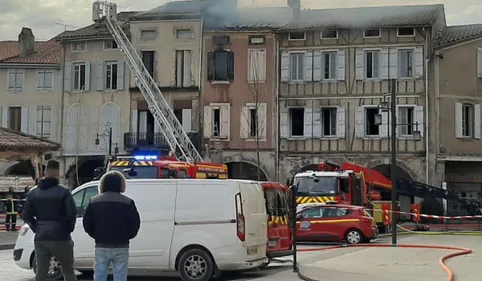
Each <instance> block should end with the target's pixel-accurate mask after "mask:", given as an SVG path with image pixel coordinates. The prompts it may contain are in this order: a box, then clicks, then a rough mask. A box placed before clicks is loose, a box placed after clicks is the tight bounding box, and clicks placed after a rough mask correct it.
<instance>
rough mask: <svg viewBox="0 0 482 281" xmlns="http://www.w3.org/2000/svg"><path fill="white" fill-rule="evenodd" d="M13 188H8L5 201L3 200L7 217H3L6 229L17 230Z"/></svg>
mask: <svg viewBox="0 0 482 281" xmlns="http://www.w3.org/2000/svg"><path fill="white" fill-rule="evenodd" d="M14 194H15V190H14V189H13V187H9V188H8V193H7V198H6V199H7V201H6V202H5V205H6V209H7V217H6V218H5V228H6V229H7V231H17V211H16V210H15V201H14V200H15V198H14Z"/></svg>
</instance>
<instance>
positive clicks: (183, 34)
mask: <svg viewBox="0 0 482 281" xmlns="http://www.w3.org/2000/svg"><path fill="white" fill-rule="evenodd" d="M176 38H177V39H191V38H193V33H192V30H191V29H189V28H185V29H176Z"/></svg>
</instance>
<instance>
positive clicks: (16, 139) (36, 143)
mask: <svg viewBox="0 0 482 281" xmlns="http://www.w3.org/2000/svg"><path fill="white" fill-rule="evenodd" d="M59 148H60V144H59V143H56V142H53V141H51V140H47V139H42V138H39V137H36V136H32V135H28V134H24V133H20V132H17V131H14V130H11V129H7V128H3V127H0V150H25V149H35V150H43V151H56V150H58V149H59Z"/></svg>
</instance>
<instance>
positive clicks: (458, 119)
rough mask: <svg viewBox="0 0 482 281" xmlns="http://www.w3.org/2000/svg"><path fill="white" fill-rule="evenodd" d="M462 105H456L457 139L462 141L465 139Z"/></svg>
mask: <svg viewBox="0 0 482 281" xmlns="http://www.w3.org/2000/svg"><path fill="white" fill-rule="evenodd" d="M462 127H463V125H462V104H461V103H459V102H456V103H455V137H456V138H458V139H461V138H463V137H464V135H463V131H462Z"/></svg>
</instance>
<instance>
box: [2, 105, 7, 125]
mask: <svg viewBox="0 0 482 281" xmlns="http://www.w3.org/2000/svg"><path fill="white" fill-rule="evenodd" d="M1 109H2V119H1V120H2V125H1V127H4V128H8V122H7V121H8V107H2V108H1Z"/></svg>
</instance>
